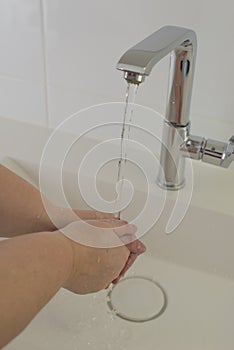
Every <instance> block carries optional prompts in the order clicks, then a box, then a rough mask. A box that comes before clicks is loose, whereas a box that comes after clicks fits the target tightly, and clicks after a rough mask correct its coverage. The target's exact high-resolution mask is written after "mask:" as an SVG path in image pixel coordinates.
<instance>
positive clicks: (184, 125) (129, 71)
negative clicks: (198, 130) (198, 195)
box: [117, 26, 234, 190]
mask: <svg viewBox="0 0 234 350" xmlns="http://www.w3.org/2000/svg"><path fill="white" fill-rule="evenodd" d="M196 50H197V39H196V34H195V32H194V31H192V30H190V29H186V28H181V27H175V26H166V27H163V28H161V29H159V30H158V31H156V32H155V33H153V34H151V35H150V36H148V37H147V38H146V39H144V40H142V41H141V42H139V43H138V44H137V45H135V46H133V47H132V48H130V49H129V50H128V51H126V52H125V53H124V55H123V56H122V57H121V58H120V60H119V62H118V64H117V69H119V70H122V71H124V78H125V79H126V80H127V81H128V82H130V83H133V84H140V83H142V82H143V81H144V78H145V76H148V75H149V74H150V73H151V71H152V69H153V67H154V66H155V65H156V64H157V63H158V62H159V61H160V60H161V59H162V58H163V57H164V56H166V55H167V54H169V53H171V60H170V74H169V86H168V101H167V107H166V116H165V120H164V128H163V138H162V146H161V156H160V164H161V168H160V171H159V174H158V178H157V183H158V184H159V186H161V187H163V188H166V189H171V190H178V189H180V188H181V187H183V186H184V183H185V179H184V169H185V158H186V157H190V158H192V159H196V160H202V161H204V162H207V163H210V164H214V165H219V166H222V167H224V168H227V167H228V166H229V165H230V163H231V162H232V161H234V136H233V137H232V138H231V139H230V140H229V142H228V143H223V142H219V141H215V140H209V139H208V140H206V139H205V138H203V137H199V136H189V128H190V118H189V112H190V102H191V95H192V85H193V76H194V68H195V59H196Z"/></svg>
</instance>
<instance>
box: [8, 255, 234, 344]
mask: <svg viewBox="0 0 234 350" xmlns="http://www.w3.org/2000/svg"><path fill="white" fill-rule="evenodd" d="M134 274H136V275H141V276H149V277H150V278H152V277H153V278H154V279H155V280H156V281H158V282H159V283H160V284H161V286H162V287H163V289H164V290H165V292H166V294H167V298H168V305H167V308H166V310H165V312H164V313H163V314H162V315H161V316H160V317H159V318H157V319H155V320H152V321H148V322H145V323H133V322H129V321H125V320H122V319H120V318H117V317H113V315H112V314H111V313H110V312H109V311H108V307H107V304H106V294H107V293H106V291H104V292H100V293H98V294H95V295H89V296H77V295H74V294H71V293H69V292H67V291H65V290H61V291H60V292H59V293H58V294H57V295H56V296H55V297H54V299H53V300H52V301H51V302H50V303H49V304H48V305H47V306H46V307H45V308H44V310H42V311H41V312H40V314H39V315H38V316H37V317H36V318H35V319H34V320H33V322H32V323H31V324H30V325H29V326H28V328H27V329H26V330H25V331H24V332H23V333H22V334H21V335H20V336H19V337H18V338H17V339H15V340H14V341H12V342H11V343H10V344H9V345H8V346H7V347H6V349H7V350H16V349H17V350H21V349H22V350H26V349H35V350H42V349H43V350H45V349H57V350H59V349H61V350H64V349H95V350H96V349H102V350H109V349H111V350H123V349H125V350H130V349H136V350H138V349H139V350H140V349H147V350H153V349H160V350H169V349H176V350H177V349H178V350H181V349H184V350H185V349H192V350H193V349H194V350H195V349H196V350H197V349H212V350H216V349H217V350H220V349H225V350H229V349H230V350H231V349H233V342H234V334H233V324H234V281H232V280H231V279H227V278H226V279H225V278H221V277H220V276H218V275H215V274H208V273H203V272H199V271H196V270H194V269H189V268H186V267H183V266H179V265H176V264H172V263H168V262H166V261H162V260H159V259H157V258H155V257H151V256H149V255H147V254H146V255H145V256H144V257H142V258H140V259H139V261H138V262H137V263H136V265H135V266H134V268H133V269H132V271H131V272H130V273H129V275H134ZM136 293H137V291H136Z"/></svg>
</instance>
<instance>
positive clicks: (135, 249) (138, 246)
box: [126, 239, 146, 255]
mask: <svg viewBox="0 0 234 350" xmlns="http://www.w3.org/2000/svg"><path fill="white" fill-rule="evenodd" d="M126 247H127V248H128V249H129V251H130V253H135V254H137V255H140V254H143V253H144V252H145V251H146V246H145V245H144V244H143V243H142V242H141V241H139V240H138V239H136V240H135V241H133V242H131V243H128V244H126Z"/></svg>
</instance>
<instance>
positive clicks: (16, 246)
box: [0, 232, 73, 348]
mask: <svg viewBox="0 0 234 350" xmlns="http://www.w3.org/2000/svg"><path fill="white" fill-rule="evenodd" d="M72 261H73V253H72V248H71V246H70V244H69V242H68V240H67V238H65V237H64V236H63V235H62V234H61V233H59V232H53V233H51V232H42V233H36V234H28V235H23V236H20V237H14V238H11V239H9V240H5V241H2V242H0V310H1V322H0V348H1V347H3V346H4V345H6V344H7V343H8V342H9V341H10V340H11V339H13V338H14V337H15V336H17V335H18V334H19V333H20V332H21V331H22V330H23V329H24V328H25V327H26V326H27V324H28V323H29V322H30V321H31V319H32V318H33V317H34V316H35V315H36V314H37V313H38V312H39V310H40V309H41V308H42V307H43V306H44V305H45V304H46V303H47V302H48V301H49V300H50V299H51V298H52V297H53V295H54V294H55V293H56V292H57V291H58V290H59V289H60V288H61V286H63V284H64V283H65V281H66V279H67V278H68V276H69V273H70V271H71V267H72Z"/></svg>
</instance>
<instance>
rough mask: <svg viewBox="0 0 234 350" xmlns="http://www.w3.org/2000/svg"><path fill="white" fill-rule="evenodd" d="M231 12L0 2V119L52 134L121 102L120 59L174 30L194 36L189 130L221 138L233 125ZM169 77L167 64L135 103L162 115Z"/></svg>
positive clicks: (147, 1)
mask: <svg viewBox="0 0 234 350" xmlns="http://www.w3.org/2000/svg"><path fill="white" fill-rule="evenodd" d="M233 7H234V5H233V2H232V1H231V0H223V1H222V2H214V1H213V0H206V1H205V2H204V1H203V0H197V1H191V0H177V1H174V2H172V1H171V0H144V1H143V0H128V1H126V0H118V2H113V1H110V0H99V1H91V0H86V1H82V2H81V1H76V0H67V1H63V0H20V1H19V0H0V51H1V55H0V91H1V95H0V115H3V116H8V117H12V118H16V119H19V120H24V121H30V122H33V123H37V124H41V125H49V126H52V127H55V126H56V125H58V124H59V123H60V122H61V121H63V120H64V119H65V118H66V117H67V116H69V115H70V114H72V113H74V112H76V111H77V110H80V109H81V108H83V107H86V106H90V105H93V104H96V103H102V102H109V101H123V99H124V93H125V91H124V90H125V82H124V81H123V79H122V77H121V73H120V72H118V71H117V70H116V69H115V65H116V62H117V60H118V58H119V57H120V55H121V54H122V53H123V52H124V51H125V50H126V49H127V48H129V47H130V46H132V45H133V44H135V43H136V42H138V41H139V40H141V39H143V38H144V37H145V36H147V35H148V34H150V33H152V32H153V31H155V30H157V29H158V28H160V27H161V26H163V25H166V24H172V25H181V26H187V27H190V28H193V29H194V30H195V31H196V32H197V35H198V57H197V67H196V74H195V83H194V92H193V100H192V110H191V115H192V119H193V121H194V122H193V124H194V129H195V131H197V130H198V132H199V131H200V133H202V132H203V129H207V125H210V124H211V126H210V128H211V129H212V128H213V129H212V131H211V135H212V134H216V133H218V131H219V130H220V127H221V128H224V129H225V132H222V131H221V133H222V134H225V135H226V130H227V129H229V130H230V129H231V128H232V126H233V124H234V113H233V106H232V105H233V104H232V95H233V91H234V79H233V78H234V67H233V61H234V48H233V46H232V40H233V38H232V37H233V32H234V22H233V18H232V17H233V16H232V15H233V12H234V8H233ZM167 76H168V58H166V59H165V60H163V61H162V62H161V63H160V64H159V65H158V66H157V67H156V68H155V69H154V71H153V73H152V76H151V77H149V78H148V79H147V80H146V82H145V83H144V84H143V85H142V86H141V87H140V89H139V92H138V97H137V103H141V104H144V105H147V106H150V107H153V108H155V109H156V110H158V111H159V112H160V113H164V109H165V100H166V87H167ZM203 120H204V125H206V127H205V126H204V125H203ZM213 121H215V122H213ZM212 122H213V123H212ZM217 125H219V126H217ZM152 127H154V126H153V125H152ZM214 128H216V129H217V130H216V129H215V130H214ZM204 131H206V130H204ZM208 133H209V130H208ZM230 133H231V131H230ZM207 136H210V135H207Z"/></svg>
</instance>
